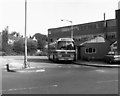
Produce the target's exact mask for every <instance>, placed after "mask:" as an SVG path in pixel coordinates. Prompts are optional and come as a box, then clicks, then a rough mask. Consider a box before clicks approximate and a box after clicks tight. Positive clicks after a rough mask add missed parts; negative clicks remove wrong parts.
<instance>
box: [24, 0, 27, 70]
mask: <svg viewBox="0 0 120 96" xmlns="http://www.w3.org/2000/svg"><path fill="white" fill-rule="evenodd" d="M26 33H27V0H25V55H24V67H25V68H26V67H27V37H26Z"/></svg>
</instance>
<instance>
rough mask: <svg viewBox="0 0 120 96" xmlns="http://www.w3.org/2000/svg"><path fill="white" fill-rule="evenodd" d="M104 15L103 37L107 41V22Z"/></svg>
mask: <svg viewBox="0 0 120 96" xmlns="http://www.w3.org/2000/svg"><path fill="white" fill-rule="evenodd" d="M105 16H106V15H105V13H104V34H105V35H104V36H105V39H107V30H106V27H107V22H106V17H105Z"/></svg>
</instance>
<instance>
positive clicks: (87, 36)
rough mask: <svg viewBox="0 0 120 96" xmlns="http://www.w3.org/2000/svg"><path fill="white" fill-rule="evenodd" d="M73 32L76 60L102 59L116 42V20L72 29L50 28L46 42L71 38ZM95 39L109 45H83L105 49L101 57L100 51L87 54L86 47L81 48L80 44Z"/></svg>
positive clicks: (82, 25)
mask: <svg viewBox="0 0 120 96" xmlns="http://www.w3.org/2000/svg"><path fill="white" fill-rule="evenodd" d="M72 30H73V39H74V40H75V43H76V46H77V49H78V59H81V58H83V57H86V58H87V57H92V56H94V57H97V58H99V57H100V56H101V57H103V56H104V55H105V54H106V53H107V52H108V51H109V48H110V44H112V43H113V42H115V41H116V40H117V28H116V19H109V20H103V21H96V22H90V23H84V24H78V25H73V29H71V26H65V27H59V28H51V29H48V37H49V38H48V42H54V41H55V40H57V39H58V38H63V37H71V31H72ZM96 37H103V38H104V39H105V40H106V41H107V42H109V43H106V42H105V43H96V44H95V43H94V44H90V43H89V44H87V45H86V44H85V45H86V47H87V48H88V46H91V47H92V46H93V47H94V48H95V49H97V50H100V49H101V48H100V47H101V46H103V47H104V48H105V50H104V51H102V52H103V53H102V54H103V55H101V53H100V51H97V52H96V53H95V52H93V54H88V52H87V51H86V50H87V48H86V47H81V44H82V43H84V42H86V41H89V40H91V39H94V38H96ZM106 48H107V49H106ZM83 50H84V51H83Z"/></svg>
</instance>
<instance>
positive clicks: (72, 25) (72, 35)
mask: <svg viewBox="0 0 120 96" xmlns="http://www.w3.org/2000/svg"><path fill="white" fill-rule="evenodd" d="M61 21H67V22H70V23H71V38H73V22H72V21H70V20H64V19H62V20H61Z"/></svg>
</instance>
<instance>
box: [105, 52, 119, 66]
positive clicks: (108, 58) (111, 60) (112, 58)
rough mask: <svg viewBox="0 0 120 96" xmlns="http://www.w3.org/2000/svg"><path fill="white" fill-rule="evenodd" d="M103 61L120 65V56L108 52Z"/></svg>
mask: <svg viewBox="0 0 120 96" xmlns="http://www.w3.org/2000/svg"><path fill="white" fill-rule="evenodd" d="M104 61H105V62H107V63H110V64H112V63H118V64H119V63H120V54H115V53H114V52H109V53H108V54H107V55H105V58H104Z"/></svg>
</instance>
